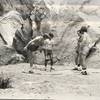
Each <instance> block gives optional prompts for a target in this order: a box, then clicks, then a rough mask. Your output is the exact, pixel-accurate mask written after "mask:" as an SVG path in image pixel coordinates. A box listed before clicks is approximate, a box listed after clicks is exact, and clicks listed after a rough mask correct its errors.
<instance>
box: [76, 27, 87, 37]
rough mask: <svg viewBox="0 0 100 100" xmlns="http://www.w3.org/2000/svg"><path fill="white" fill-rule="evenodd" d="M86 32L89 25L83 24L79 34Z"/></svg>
mask: <svg viewBox="0 0 100 100" xmlns="http://www.w3.org/2000/svg"><path fill="white" fill-rule="evenodd" d="M85 32H87V27H86V26H82V27H81V29H80V30H78V31H77V34H78V36H82V35H83V34H84V33H85Z"/></svg>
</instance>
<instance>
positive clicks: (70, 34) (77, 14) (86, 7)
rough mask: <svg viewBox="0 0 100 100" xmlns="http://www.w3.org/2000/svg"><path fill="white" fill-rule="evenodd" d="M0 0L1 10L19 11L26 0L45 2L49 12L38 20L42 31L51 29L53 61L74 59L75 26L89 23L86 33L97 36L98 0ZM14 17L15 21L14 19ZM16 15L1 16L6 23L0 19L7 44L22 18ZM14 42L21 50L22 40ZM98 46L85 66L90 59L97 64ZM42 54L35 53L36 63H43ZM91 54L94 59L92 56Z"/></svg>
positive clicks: (63, 61)
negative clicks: (0, 3)
mask: <svg viewBox="0 0 100 100" xmlns="http://www.w3.org/2000/svg"><path fill="white" fill-rule="evenodd" d="M1 1H2V4H3V7H4V11H5V12H6V11H7V10H8V11H10V10H11V9H12V8H13V9H17V10H20V9H22V8H24V9H23V11H27V10H28V9H27V5H26V4H29V5H31V4H32V3H33V4H36V3H37V2H40V1H42V2H44V1H45V4H46V6H47V8H48V9H49V11H50V15H49V16H48V18H46V19H44V20H43V21H42V29H41V30H42V31H43V32H48V31H50V30H51V31H52V32H53V33H54V36H55V38H54V40H55V48H54V61H55V62H56V63H57V64H65V63H68V62H69V63H74V59H75V55H76V53H75V47H76V44H77V38H78V36H77V34H76V33H77V30H78V29H80V27H81V26H82V25H90V28H89V34H90V36H91V38H92V39H93V41H95V40H96V39H97V38H98V37H99V36H100V33H99V32H100V26H99V25H100V23H99V20H100V18H99V16H100V14H99V12H100V10H99V8H100V7H99V4H100V2H99V0H70V1H69V0H44V1H43V0H17V1H16V0H13V1H12V2H10V0H1ZM1 1H0V2H1ZM7 2H9V3H7ZM42 4H43V3H42ZM5 5H7V6H5ZM18 5H19V6H18ZM23 6H24V7H23ZM31 6H32V5H31ZM9 13H10V12H9ZM14 15H16V14H14ZM11 18H12V17H11ZM14 18H16V17H14ZM16 19H17V20H18V21H16ZM16 19H14V20H12V21H11V20H10V21H9V20H7V21H6V20H5V19H4V20H3V21H2V22H5V23H7V25H6V24H3V23H0V33H1V34H2V36H3V38H4V39H5V40H6V42H7V43H8V44H9V45H11V44H12V39H13V37H14V34H15V31H16V30H17V29H20V25H21V24H20V23H22V21H23V20H22V18H21V17H20V13H19V14H17V18H16ZM15 22H16V23H17V24H13V25H12V24H11V23H15ZM33 23H34V20H33ZM8 24H9V25H8ZM34 26H35V24H33V27H32V28H33V35H34V36H35V35H36V34H35V33H36V32H35V28H34ZM13 27H14V28H13ZM5 28H6V29H9V30H10V29H11V30H12V31H9V30H7V31H6V30H5ZM27 29H28V28H27ZM25 36H26V35H25ZM25 36H24V37H25ZM26 38H28V37H26ZM1 41H2V40H1ZM0 44H3V42H0ZM17 44H18V47H19V49H20V51H21V50H22V48H23V47H24V46H23V44H22V46H19V44H21V42H18V43H17ZM3 45H4V44H3ZM21 47H22V48H21ZM99 48H100V45H99V44H98V50H97V52H95V53H94V54H93V56H92V57H91V58H90V59H88V60H89V61H88V62H89V63H88V65H89V66H90V65H91V64H90V63H92V62H93V61H94V63H93V64H94V65H95V64H96V63H98V66H99V50H100V49H99ZM16 50H17V49H16ZM43 57H44V56H43V54H41V53H37V55H36V60H35V62H36V63H38V64H40V63H43V62H44V58H43ZM95 58H96V59H97V60H94V59H95Z"/></svg>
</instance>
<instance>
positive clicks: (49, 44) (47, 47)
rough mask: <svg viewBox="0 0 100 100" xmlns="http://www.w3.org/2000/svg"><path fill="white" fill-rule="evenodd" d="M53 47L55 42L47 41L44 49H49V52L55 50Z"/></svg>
mask: <svg viewBox="0 0 100 100" xmlns="http://www.w3.org/2000/svg"><path fill="white" fill-rule="evenodd" d="M53 45H54V40H53V39H51V40H50V39H46V40H45V41H44V46H43V48H44V49H47V50H52V49H53Z"/></svg>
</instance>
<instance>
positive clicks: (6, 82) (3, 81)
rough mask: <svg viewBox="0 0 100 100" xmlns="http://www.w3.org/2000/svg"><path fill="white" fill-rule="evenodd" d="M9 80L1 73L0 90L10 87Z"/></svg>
mask: <svg viewBox="0 0 100 100" xmlns="http://www.w3.org/2000/svg"><path fill="white" fill-rule="evenodd" d="M10 83H11V79H10V78H9V77H6V76H4V74H3V73H1V74H0V89H6V88H10V87H11V84H10Z"/></svg>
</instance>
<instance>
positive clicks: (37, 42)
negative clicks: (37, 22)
mask: <svg viewBox="0 0 100 100" xmlns="http://www.w3.org/2000/svg"><path fill="white" fill-rule="evenodd" d="M47 38H48V35H47V34H44V35H43V36H37V37H36V38H34V39H32V40H31V41H30V42H29V43H28V44H27V45H26V46H25V47H24V50H25V51H27V52H28V56H29V63H30V70H29V73H34V72H33V68H32V67H33V63H34V59H35V54H36V52H37V50H39V48H40V47H41V46H42V45H43V43H44V40H45V39H47Z"/></svg>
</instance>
